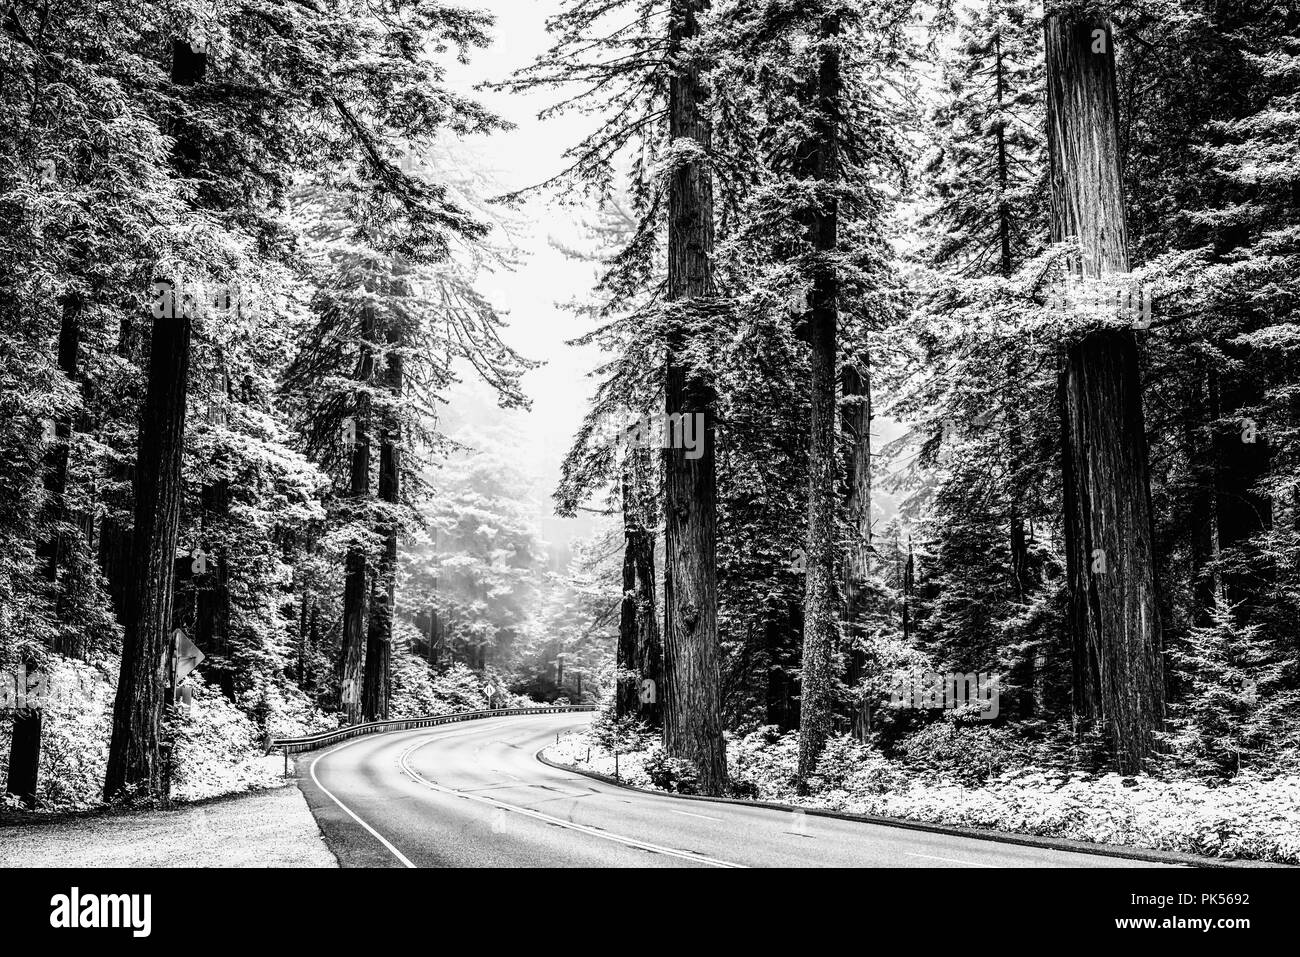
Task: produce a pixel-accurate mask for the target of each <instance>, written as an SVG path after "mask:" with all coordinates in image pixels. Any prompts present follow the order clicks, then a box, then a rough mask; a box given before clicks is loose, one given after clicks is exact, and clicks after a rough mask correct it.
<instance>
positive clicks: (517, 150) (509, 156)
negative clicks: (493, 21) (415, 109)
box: [450, 0, 600, 531]
mask: <svg viewBox="0 0 1300 957" xmlns="http://www.w3.org/2000/svg"><path fill="white" fill-rule="evenodd" d="M472 5H473V6H477V7H479V8H480V9H486V10H488V11H489V12H491V13H493V14H495V15H496V17H497V26H496V30H495V35H496V40H495V42H494V44H493V46H492V47H491V48H490V49H488V50H484V51H478V52H477V53H476V54H475V55H474V57H473V59H472V60H471V62H470V64H469V66H467V67H464V66H460V65H454V66H453V72H452V74H451V77H450V79H451V85H452V87H453V88H454V89H456V90H457V91H459V92H462V93H465V94H468V95H472V96H474V97H475V98H477V99H478V100H479V101H480V102H481V103H483V104H484V105H485V106H487V107H488V108H490V109H492V110H493V111H495V112H496V113H497V114H499V115H500V116H502V117H504V118H505V119H507V120H510V121H511V122H512V123H515V124H516V128H515V129H513V130H510V131H508V132H504V133H495V134H493V135H491V136H488V137H481V138H477V139H475V140H473V141H472V143H473V146H474V150H475V153H476V154H477V155H478V156H480V157H481V158H482V159H483V160H484V162H485V163H486V164H487V165H488V166H489V167H490V168H492V169H493V170H494V172H495V174H496V177H497V179H498V180H499V181H500V186H501V190H502V191H503V192H505V191H508V190H513V189H519V188H521V187H524V186H530V185H533V184H535V183H537V182H540V181H542V180H545V179H547V178H549V177H550V176H552V175H554V174H555V173H556V172H558V171H559V170H561V169H563V168H564V165H565V164H564V159H563V156H562V154H563V152H564V150H565V149H566V148H567V147H568V146H570V145H572V144H573V143H575V142H576V141H577V140H579V139H580V138H581V137H582V136H583V135H584V134H585V133H586V132H587V131H588V130H589V129H590V128H591V124H592V122H593V121H592V120H591V119H590V118H584V117H576V116H575V117H562V118H560V119H551V120H546V121H540V120H538V119H537V113H538V112H539V111H540V110H541V109H543V108H545V107H546V106H548V105H550V104H551V103H552V102H554V100H555V99H556V98H557V97H558V95H559V94H558V93H557V92H553V91H552V92H541V93H533V94H530V95H528V96H520V95H517V94H507V93H501V92H496V91H491V90H478V91H475V90H474V89H473V87H474V85H475V84H476V83H479V82H482V81H484V80H498V79H503V78H505V77H507V76H509V74H510V73H511V72H512V71H514V70H515V69H517V68H519V67H521V66H525V65H527V64H528V63H530V62H532V60H533V58H534V56H535V55H536V54H538V53H539V52H541V51H543V50H544V49H546V47H547V46H548V45H549V42H548V37H547V34H546V31H545V27H544V21H545V18H546V17H547V16H548V15H549V14H550V13H552V12H554V11H555V10H556V9H557V8H558V6H559V3H558V0H475V2H474V3H473V4H472ZM573 219H574V216H573V211H572V210H568V209H564V208H562V207H559V206H556V205H552V204H550V203H549V202H548V201H547V200H546V198H545V197H544V196H539V197H538V198H536V199H534V200H533V201H532V202H530V203H529V204H528V206H527V207H526V208H525V210H524V222H522V223H521V224H520V234H519V237H518V238H519V240H520V245H521V246H522V250H521V251H522V253H523V261H522V263H521V264H520V266H519V268H518V269H517V270H516V271H514V272H512V273H498V274H496V275H494V276H487V277H484V279H483V281H482V282H481V284H480V289H481V291H482V292H483V293H484V294H485V295H487V296H489V297H490V298H491V299H492V301H493V302H494V303H495V304H496V306H497V307H498V308H499V309H501V310H502V311H503V312H505V313H507V314H508V316H509V320H508V321H509V323H510V328H509V329H508V330H507V332H506V341H507V342H509V343H510V344H511V345H512V346H514V347H515V348H516V349H517V350H518V351H520V352H521V353H523V354H524V355H526V356H528V357H529V358H531V359H537V360H542V361H544V362H545V363H546V364H545V365H544V366H543V367H541V368H540V369H537V370H535V371H533V372H531V373H529V374H528V376H527V377H526V378H525V380H524V385H525V388H526V390H527V392H528V394H529V395H530V396H531V397H532V400H533V405H532V409H531V411H529V412H512V413H500V414H501V415H508V416H510V417H512V418H513V420H514V424H516V425H517V426H518V427H519V432H520V433H521V435H522V437H523V441H524V443H525V444H524V447H523V448H521V449H520V450H519V460H518V461H519V465H520V466H521V467H522V468H525V469H527V470H529V471H531V472H533V473H535V474H536V476H537V480H538V481H537V486H536V491H535V496H536V498H537V499H538V504H539V507H540V508H543V509H545V511H546V512H547V513H549V511H550V493H551V491H552V489H554V487H555V484H556V481H557V480H558V478H559V467H560V462H561V460H562V459H563V456H564V453H565V451H566V450H567V449H568V445H569V442H570V439H571V437H572V434H573V431H574V429H575V427H576V426H577V424H578V423H579V421H581V417H582V415H583V413H584V411H585V410H586V403H587V399H588V397H589V396H590V394H591V391H592V388H593V386H594V384H595V383H594V380H592V379H591V378H590V377H589V373H590V371H591V370H592V369H593V368H594V367H595V365H596V364H597V363H598V362H599V361H600V354H599V352H598V351H597V350H594V349H578V348H575V347H572V346H569V345H567V344H566V340H569V339H572V338H574V337H575V336H577V335H579V334H580V333H581V332H583V331H585V330H586V328H587V327H586V325H585V324H584V323H583V322H581V321H580V320H579V319H578V318H577V317H576V316H574V315H573V314H572V313H571V312H569V311H568V310H566V309H564V308H563V306H562V304H563V303H564V302H565V301H567V300H568V299H570V298H572V297H578V298H583V297H584V296H585V294H586V293H587V292H588V291H589V290H590V289H591V287H592V285H593V283H594V280H595V278H596V273H597V267H596V265H595V264H594V263H583V262H575V261H572V260H569V259H566V258H565V257H564V256H563V255H562V254H561V253H559V252H558V251H557V250H555V249H554V248H552V247H551V246H550V244H549V243H548V237H549V236H552V235H554V236H557V237H559V238H561V239H563V240H564V241H566V242H568V243H573V244H575V245H576V244H579V243H581V238H582V232H581V229H580V228H579V227H577V226H576V225H575V224H574V222H573ZM467 387H470V386H469V383H468V380H467ZM452 400H453V403H454V402H455V396H454V395H453V397H452ZM473 404H474V405H479V403H477V402H476V403H473ZM452 418H453V419H455V418H456V416H455V412H454V411H453V413H452ZM547 525H548V526H550V525H551V523H549V522H548V523H547ZM550 530H551V531H555V530H556V529H554V528H553V527H552V528H551V529H550Z"/></svg>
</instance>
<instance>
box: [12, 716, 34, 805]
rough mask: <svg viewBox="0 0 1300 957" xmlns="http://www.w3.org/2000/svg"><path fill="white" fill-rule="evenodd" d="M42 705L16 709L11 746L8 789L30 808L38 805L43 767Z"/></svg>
mask: <svg viewBox="0 0 1300 957" xmlns="http://www.w3.org/2000/svg"><path fill="white" fill-rule="evenodd" d="M43 720H44V716H43V715H42V713H41V709H40V708H19V709H18V710H17V711H15V712H14V723H13V739H12V741H11V742H10V746H9V777H8V780H7V781H6V782H5V793H6V794H13V795H16V796H17V797H18V798H20V799H21V800H22V802H23V803H24V804H25V805H27V806H28V807H29V808H34V807H36V783H37V776H38V772H39V771H40V767H41V723H42V721H43Z"/></svg>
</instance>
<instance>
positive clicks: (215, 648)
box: [192, 350, 235, 700]
mask: <svg viewBox="0 0 1300 957" xmlns="http://www.w3.org/2000/svg"><path fill="white" fill-rule="evenodd" d="M218 362H219V366H220V369H221V371H220V373H219V376H218V381H217V384H216V389H217V391H218V393H219V394H220V396H221V401H220V402H218V403H216V404H214V405H212V406H210V407H209V411H208V421H209V422H210V423H212V424H214V425H225V424H226V423H227V422H228V421H229V416H230V412H229V410H230V403H231V402H232V401H233V398H234V397H233V396H232V395H231V387H230V376H229V374H228V373H227V371H226V362H225V357H224V355H222V354H221V352H220V350H218ZM199 503H200V507H201V509H202V513H203V528H204V529H213V530H215V535H214V534H212V533H211V532H210V533H209V536H208V540H207V541H195V542H194V543H193V545H194V547H201V548H203V549H204V551H206V552H207V553H208V554H207V562H206V565H207V570H206V571H204V572H198V571H195V573H194V574H195V576H196V577H195V578H194V579H193V582H192V584H193V588H194V642H195V644H196V645H198V647H199V648H201V649H202V650H203V651H204V653H205V654H207V655H208V656H209V657H210V658H211V659H212V660H211V661H210V663H209V665H208V667H207V669H205V670H206V671H207V672H208V673H209V674H210V676H211V677H215V678H216V679H217V681H218V683H219V685H220V686H221V688H222V690H223V691H224V692H225V693H226V694H227V696H228V697H230V698H231V700H233V699H234V691H235V675H234V671H233V669H232V667H231V663H230V660H229V654H230V559H229V556H228V555H227V550H226V547H225V545H224V544H221V543H220V541H219V536H220V534H221V532H222V530H223V529H224V526H225V525H226V523H227V522H228V520H229V517H230V481H229V480H228V479H225V478H219V479H217V480H216V481H215V482H213V483H212V484H211V485H205V486H203V488H202V489H201V490H200V493H199ZM214 539H217V542H216V544H214ZM218 662H220V665H219V666H218Z"/></svg>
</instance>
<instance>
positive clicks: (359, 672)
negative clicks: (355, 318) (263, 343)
mask: <svg viewBox="0 0 1300 957" xmlns="http://www.w3.org/2000/svg"><path fill="white" fill-rule="evenodd" d="M373 334H374V319H373V314H372V311H371V307H370V306H367V307H366V317H365V319H364V320H363V322H362V339H363V340H364V341H363V342H362V345H361V361H360V365H359V368H358V373H357V378H358V380H359V381H360V382H362V383H367V382H369V381H370V377H371V375H372V373H373V371H374V356H373V354H372V351H371V348H370V345H369V343H370V341H371V336H373ZM354 424H355V426H356V440H355V442H354V443H353V445H352V475H351V482H350V492H351V495H352V499H353V502H354V503H356V505H357V507H360V506H361V504H362V503H363V502H364V500H365V499H366V498H367V497H369V495H370V398H369V396H367V395H366V394H365V393H360V394H359V395H358V396H357V406H356V416H355V418H354ZM368 581H369V576H368V574H367V568H366V552H365V549H364V548H362V547H361V546H360V545H359V544H357V545H352V546H351V547H349V548H348V553H347V557H346V558H345V559H344V575H343V647H342V649H341V651H340V657H341V659H342V674H341V684H340V690H339V704H340V705H341V707H342V709H343V714H344V717H345V719H346V720H347V723H348V724H357V723H358V722H360V721H361V714H362V691H363V684H364V677H365V660H366V650H367V647H366V646H367V642H368V640H369V636H368V635H367V634H366V604H367V599H368V597H369V586H368Z"/></svg>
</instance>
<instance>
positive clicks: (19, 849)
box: [0, 785, 338, 867]
mask: <svg viewBox="0 0 1300 957" xmlns="http://www.w3.org/2000/svg"><path fill="white" fill-rule="evenodd" d="M0 867H338V862H337V861H336V860H335V858H334V855H333V854H331V853H330V852H329V850H328V849H327V848H326V847H325V842H324V841H323V840H322V839H321V833H320V828H318V827H317V826H316V819H315V818H314V817H313V816H312V813H311V811H310V810H309V809H308V808H307V802H306V801H305V800H304V799H303V796H302V792H301V791H299V790H298V788H296V787H293V786H291V785H290V786H285V787H278V788H272V789H270V790H264V791H254V792H251V793H247V794H239V795H234V796H231V797H226V798H218V799H215V800H210V801H204V802H202V803H196V804H190V805H180V806H176V807H173V808H172V809H170V810H166V811H163V810H156V811H146V812H144V813H140V814H104V815H87V816H84V817H66V818H60V819H57V820H52V821H26V822H23V823H15V824H6V825H0Z"/></svg>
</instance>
